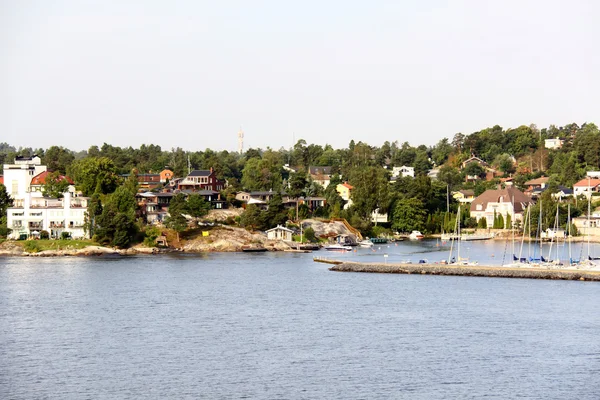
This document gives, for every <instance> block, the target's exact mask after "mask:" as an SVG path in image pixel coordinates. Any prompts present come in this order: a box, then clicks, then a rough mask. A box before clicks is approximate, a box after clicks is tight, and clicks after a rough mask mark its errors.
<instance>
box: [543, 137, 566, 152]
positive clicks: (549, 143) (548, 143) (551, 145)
mask: <svg viewBox="0 0 600 400" xmlns="http://www.w3.org/2000/svg"><path fill="white" fill-rule="evenodd" d="M564 142H565V141H564V140H560V139H559V138H554V139H546V140H544V147H546V148H547V149H550V150H556V149H560V148H561V147H562V145H563V143H564Z"/></svg>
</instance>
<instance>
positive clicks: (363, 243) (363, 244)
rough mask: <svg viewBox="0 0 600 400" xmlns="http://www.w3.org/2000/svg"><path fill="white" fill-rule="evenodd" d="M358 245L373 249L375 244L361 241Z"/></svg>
mask: <svg viewBox="0 0 600 400" xmlns="http://www.w3.org/2000/svg"><path fill="white" fill-rule="evenodd" d="M358 245H359V246H360V247H373V242H371V241H370V240H361V241H360V242H358Z"/></svg>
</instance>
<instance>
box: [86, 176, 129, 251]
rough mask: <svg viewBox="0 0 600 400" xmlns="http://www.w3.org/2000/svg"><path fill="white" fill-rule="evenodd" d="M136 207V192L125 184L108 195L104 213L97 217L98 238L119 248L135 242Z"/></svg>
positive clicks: (96, 230)
mask: <svg viewBox="0 0 600 400" xmlns="http://www.w3.org/2000/svg"><path fill="white" fill-rule="evenodd" d="M136 207H137V204H136V201H135V195H134V193H131V192H130V191H129V190H127V189H126V188H125V187H123V186H119V187H118V188H117V189H116V190H115V191H114V193H112V194H110V195H108V196H107V197H106V201H105V204H104V207H103V208H102V213H101V214H100V215H99V216H98V217H97V218H96V227H95V232H96V240H97V241H98V242H100V243H103V244H111V245H112V246H115V247H119V248H125V247H128V246H129V245H130V244H131V243H133V241H134V240H135V236H136V234H137V226H136V224H135V215H136Z"/></svg>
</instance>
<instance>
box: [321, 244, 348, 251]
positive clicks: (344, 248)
mask: <svg viewBox="0 0 600 400" xmlns="http://www.w3.org/2000/svg"><path fill="white" fill-rule="evenodd" d="M324 249H325V250H329V251H352V247H350V246H342V245H341V244H331V245H329V246H325V247H324Z"/></svg>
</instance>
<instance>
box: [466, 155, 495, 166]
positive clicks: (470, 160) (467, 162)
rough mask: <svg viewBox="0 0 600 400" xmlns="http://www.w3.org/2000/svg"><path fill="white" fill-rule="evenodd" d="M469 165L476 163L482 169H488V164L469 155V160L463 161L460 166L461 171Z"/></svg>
mask: <svg viewBox="0 0 600 400" xmlns="http://www.w3.org/2000/svg"><path fill="white" fill-rule="evenodd" d="M471 163H477V164H479V165H480V166H481V167H482V168H483V169H486V168H488V167H489V165H488V163H486V162H485V161H483V160H482V159H481V158H479V157H476V156H474V155H471V157H470V158H468V159H466V160H465V161H463V162H462V164H461V169H465V167H466V166H467V165H469V164H471Z"/></svg>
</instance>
